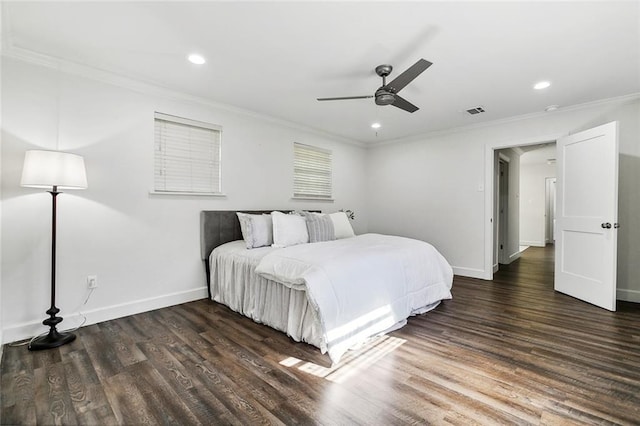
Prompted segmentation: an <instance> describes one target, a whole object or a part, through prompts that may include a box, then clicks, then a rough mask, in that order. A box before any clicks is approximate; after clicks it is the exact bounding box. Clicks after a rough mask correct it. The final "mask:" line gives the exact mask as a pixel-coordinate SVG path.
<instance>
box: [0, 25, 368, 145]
mask: <svg viewBox="0 0 640 426" xmlns="http://www.w3.org/2000/svg"><path fill="white" fill-rule="evenodd" d="M3 33H4V32H3ZM3 38H4V37H3ZM2 47H3V48H2V56H3V57H6V58H11V59H16V60H19V61H22V62H26V63H29V64H33V65H38V66H42V67H46V68H50V69H54V70H56V71H59V72H64V73H67V74H71V75H76V76H79V77H84V78H88V79H91V80H95V81H98V82H101V83H106V84H111V85H114V86H118V87H121V88H124V89H128V90H132V91H135V92H138V93H142V94H145V95H150V96H157V97H162V98H167V99H171V100H175V101H182V102H190V103H195V104H199V105H201V106H205V107H208V108H215V109H218V110H222V111H226V112H230V113H233V114H238V115H241V116H245V117H249V118H253V119H256V120H260V121H263V122H267V123H270V124H275V125H279V126H282V127H286V128H289V129H293V130H298V131H303V132H307V133H312V134H314V135H316V136H321V137H325V138H330V139H331V140H332V141H335V142H339V143H343V144H347V145H353V146H357V147H360V148H366V147H367V144H365V143H363V142H360V141H356V140H352V139H348V138H345V137H343V136H339V135H336V134H333V133H330V132H327V131H325V130H322V129H317V128H313V127H308V126H303V125H300V124H298V123H294V122H292V121H287V120H283V119H281V118H276V117H273V116H270V115H267V114H263V113H259V112H256V111H252V110H248V109H244V108H239V107H236V106H232V105H228V104H223V103H219V102H215V101H213V100H210V99H207V98H203V97H200V96H195V95H190V94H186V93H183V92H179V91H177V90H173V89H169V88H167V87H163V86H162V85H159V84H157V83H155V82H151V81H145V80H142V79H135V78H131V77H128V76H125V75H121V74H117V73H114V72H111V71H105V70H103V69H99V68H95V67H90V66H88V65H83V64H79V63H77V62H72V61H68V60H66V59H61V58H57V57H54V56H50V55H46V54H43V53H38V52H34V51H32V50H29V49H23V48H20V47H17V46H15V45H9V43H8V42H7V43H5V42H4V41H3V46H2Z"/></svg>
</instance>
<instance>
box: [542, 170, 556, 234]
mask: <svg viewBox="0 0 640 426" xmlns="http://www.w3.org/2000/svg"><path fill="white" fill-rule="evenodd" d="M555 221H556V178H555V177H546V178H544V243H545V244H554V241H555V240H556V232H555Z"/></svg>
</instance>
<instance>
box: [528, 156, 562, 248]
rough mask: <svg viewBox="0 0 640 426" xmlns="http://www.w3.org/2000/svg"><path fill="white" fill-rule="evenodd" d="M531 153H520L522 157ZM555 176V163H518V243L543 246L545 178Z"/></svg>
mask: <svg viewBox="0 0 640 426" xmlns="http://www.w3.org/2000/svg"><path fill="white" fill-rule="evenodd" d="M527 155H531V153H530V152H525V153H524V154H522V158H523V159H524V157H526V156H527ZM555 176H556V167H555V164H547V163H546V162H542V163H528V162H526V161H523V162H521V163H520V244H522V245H525V246H537V247H544V246H545V244H546V238H545V225H546V223H545V220H546V210H545V208H546V187H545V185H546V178H548V177H555Z"/></svg>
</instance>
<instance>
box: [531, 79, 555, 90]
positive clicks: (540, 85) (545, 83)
mask: <svg viewBox="0 0 640 426" xmlns="http://www.w3.org/2000/svg"><path fill="white" fill-rule="evenodd" d="M549 86H551V83H550V82H548V81H539V82H537V83H536V84H535V85H534V86H533V88H534V89H536V90H542V89H546V88H547V87H549Z"/></svg>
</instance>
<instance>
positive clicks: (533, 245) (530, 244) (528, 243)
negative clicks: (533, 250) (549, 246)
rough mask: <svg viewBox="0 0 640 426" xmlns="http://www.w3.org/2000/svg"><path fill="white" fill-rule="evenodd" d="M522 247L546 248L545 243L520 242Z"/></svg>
mask: <svg viewBox="0 0 640 426" xmlns="http://www.w3.org/2000/svg"><path fill="white" fill-rule="evenodd" d="M520 245H521V246H532V247H545V246H546V244H545V242H544V241H520Z"/></svg>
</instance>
